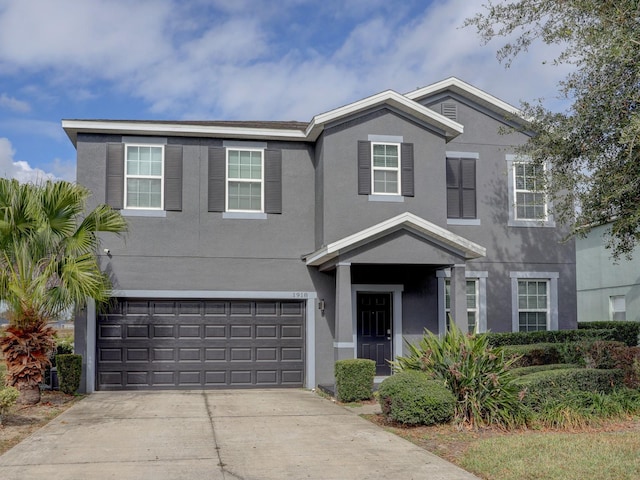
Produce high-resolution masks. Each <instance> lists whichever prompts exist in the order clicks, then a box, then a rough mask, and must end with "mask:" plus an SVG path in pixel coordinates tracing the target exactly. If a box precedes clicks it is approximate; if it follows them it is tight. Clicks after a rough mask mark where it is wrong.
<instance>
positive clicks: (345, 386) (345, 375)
mask: <svg viewBox="0 0 640 480" xmlns="http://www.w3.org/2000/svg"><path fill="white" fill-rule="evenodd" d="M335 374H336V397H337V399H338V401H339V402H356V401H358V400H369V399H370V398H371V397H372V396H373V380H374V378H375V376H376V362H374V361H373V360H369V359H366V358H350V359H347V360H338V361H337V362H336V366H335Z"/></svg>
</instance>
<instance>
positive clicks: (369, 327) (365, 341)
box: [357, 293, 393, 375]
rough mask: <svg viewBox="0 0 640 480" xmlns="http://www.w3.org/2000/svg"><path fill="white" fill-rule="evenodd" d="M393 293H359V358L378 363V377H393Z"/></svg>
mask: <svg viewBox="0 0 640 480" xmlns="http://www.w3.org/2000/svg"><path fill="white" fill-rule="evenodd" d="M391 298H392V297H391V293H358V297H357V302H358V310H357V315H358V325H357V328H358V358H369V359H371V360H374V361H375V362H376V375H391V367H390V366H389V362H388V360H391V358H392V352H391V339H392V338H393V337H392V332H391V324H392V322H391V312H392V308H391Z"/></svg>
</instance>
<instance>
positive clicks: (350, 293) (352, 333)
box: [305, 213, 485, 378]
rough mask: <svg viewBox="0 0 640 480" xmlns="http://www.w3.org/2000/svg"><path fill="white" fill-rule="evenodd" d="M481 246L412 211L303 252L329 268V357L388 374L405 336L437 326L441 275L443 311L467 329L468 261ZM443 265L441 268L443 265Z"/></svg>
mask: <svg viewBox="0 0 640 480" xmlns="http://www.w3.org/2000/svg"><path fill="white" fill-rule="evenodd" d="M484 255H485V249H484V248H483V247H481V246H480V245H477V244H475V243H473V242H471V241H469V240H467V239H465V238H463V237H460V236H459V235H456V234H454V233H452V232H450V231H448V230H446V229H444V228H442V227H439V226H437V225H435V224H433V223H431V222H428V221H427V220H424V219H422V218H420V217H418V216H416V215H414V214H411V213H403V214H401V215H398V216H396V217H393V218H391V219H389V220H387V221H385V222H382V223H379V224H377V225H374V226H372V227H369V228H367V229H365V230H363V231H360V232H357V233H355V234H353V235H350V236H349V237H346V238H343V239H341V240H339V241H337V242H333V243H331V244H329V245H327V246H325V247H323V248H321V249H319V250H318V251H316V252H314V253H312V254H310V255H308V256H307V257H306V259H305V260H306V262H307V265H309V266H313V267H316V268H318V270H319V271H321V272H326V273H327V274H331V275H333V278H334V279H335V284H334V290H333V291H331V292H328V293H329V296H330V297H332V300H333V302H328V303H332V304H333V307H334V309H333V311H332V312H330V313H332V314H333V315H332V316H333V321H334V323H333V327H334V328H333V352H334V361H335V360H342V359H348V358H370V359H372V360H374V361H375V362H376V375H377V376H378V377H380V378H382V377H385V376H387V375H390V374H391V369H390V365H389V360H392V359H394V358H396V357H397V356H399V355H402V354H403V343H404V340H405V339H407V340H408V341H414V340H417V339H418V338H419V337H420V336H421V335H422V332H423V330H424V328H428V329H429V330H432V331H440V330H441V329H442V325H441V323H442V322H441V319H442V318H443V313H444V312H443V311H442V309H443V308H444V304H443V301H442V300H443V299H442V298H440V297H442V296H443V294H442V285H443V283H442V281H440V282H439V278H440V279H442V278H444V276H447V278H449V279H450V280H449V282H450V294H449V295H450V297H449V298H450V309H449V311H450V314H451V317H452V318H453V320H454V321H455V322H456V324H457V325H458V326H459V327H460V328H462V329H464V330H466V329H467V304H466V301H467V300H466V278H465V277H466V267H467V261H468V260H471V259H474V258H480V257H482V256H484ZM445 272H446V273H445Z"/></svg>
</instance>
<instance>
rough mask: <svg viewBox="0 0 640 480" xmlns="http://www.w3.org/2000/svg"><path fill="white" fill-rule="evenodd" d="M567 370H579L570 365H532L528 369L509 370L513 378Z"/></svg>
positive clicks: (576, 366)
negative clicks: (548, 371)
mask: <svg viewBox="0 0 640 480" xmlns="http://www.w3.org/2000/svg"><path fill="white" fill-rule="evenodd" d="M567 368H579V366H578V365H574V364H572V363H553V364H550V365H532V366H530V367H518V368H512V369H511V370H510V372H511V375H513V376H514V377H524V376H525V375H531V374H532V373H536V372H546V371H547V370H561V369H567Z"/></svg>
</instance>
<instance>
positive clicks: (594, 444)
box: [366, 415, 640, 480]
mask: <svg viewBox="0 0 640 480" xmlns="http://www.w3.org/2000/svg"><path fill="white" fill-rule="evenodd" d="M366 417H367V418H368V419H369V420H371V421H372V422H374V423H376V424H378V425H380V426H382V427H383V428H385V429H387V430H389V431H391V432H393V433H395V434H397V435H399V436H401V437H404V438H406V439H407V440H410V441H411V442H413V443H415V444H417V445H419V446H421V447H422V448H424V449H426V450H429V451H431V452H433V453H435V454H437V455H439V456H441V457H443V458H445V459H447V460H449V461H451V462H453V463H455V464H457V465H459V466H460V467H462V468H464V469H465V470H467V471H469V472H472V473H474V474H475V475H477V476H479V477H480V478H484V479H488V480H542V479H544V480H554V479H558V480H560V479H562V480H574V479H575V480H578V479H579V480H586V479H592V478H593V479H598V480H625V479H638V478H640V453H639V452H640V421H639V420H638V419H631V420H628V421H623V422H607V423H603V424H602V426H601V427H597V428H596V427H590V428H588V429H583V430H573V431H571V432H568V431H556V430H546V431H535V430H516V431H512V432H503V431H500V430H494V429H486V430H478V431H471V430H459V429H457V428H456V427H455V426H451V425H440V426H432V427H397V426H393V425H389V424H388V423H386V422H385V420H384V418H382V416H380V415H367V416H366Z"/></svg>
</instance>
